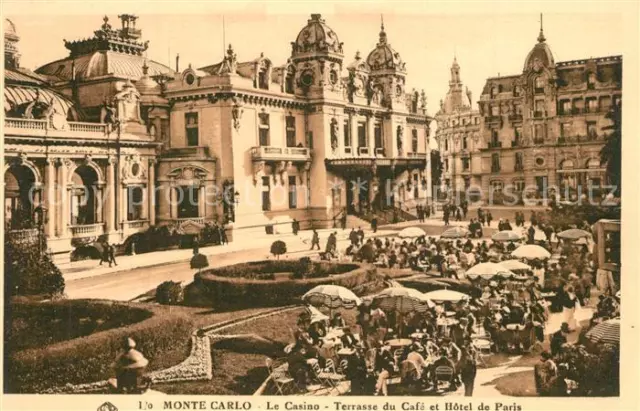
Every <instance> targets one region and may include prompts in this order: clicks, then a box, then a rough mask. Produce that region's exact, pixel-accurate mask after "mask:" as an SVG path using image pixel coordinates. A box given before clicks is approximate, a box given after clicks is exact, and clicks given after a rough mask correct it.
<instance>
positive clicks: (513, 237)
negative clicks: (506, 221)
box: [491, 230, 522, 241]
mask: <svg viewBox="0 0 640 411" xmlns="http://www.w3.org/2000/svg"><path fill="white" fill-rule="evenodd" d="M491 239H492V240H493V241H520V240H522V235H521V234H519V233H516V232H515V231H511V230H505V231H500V232H498V233H495V234H494V235H492V236H491Z"/></svg>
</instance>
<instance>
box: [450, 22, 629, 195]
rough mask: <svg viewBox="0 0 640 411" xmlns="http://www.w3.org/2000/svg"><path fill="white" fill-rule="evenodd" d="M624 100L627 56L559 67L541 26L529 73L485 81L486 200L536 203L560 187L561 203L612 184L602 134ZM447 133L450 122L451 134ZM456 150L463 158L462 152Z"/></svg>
mask: <svg viewBox="0 0 640 411" xmlns="http://www.w3.org/2000/svg"><path fill="white" fill-rule="evenodd" d="M621 98H622V56H610V57H600V58H589V59H584V60H575V61H566V62H559V63H556V62H554V59H553V55H552V53H551V50H550V48H549V45H548V44H547V43H546V38H545V36H544V33H543V30H542V25H541V27H540V33H539V35H538V41H537V44H536V45H535V46H534V47H533V49H532V50H531V51H530V52H529V54H528V55H527V57H526V59H525V63H524V68H523V71H522V74H518V75H512V76H500V77H492V78H489V79H487V81H486V84H485V86H484V89H483V91H482V95H481V96H480V101H479V102H478V104H479V115H480V122H479V123H480V127H479V134H480V138H479V139H478V142H477V144H473V145H472V146H471V152H470V154H469V155H470V157H471V158H472V159H473V160H472V161H471V162H470V175H471V182H472V183H473V184H477V183H480V186H481V188H482V192H483V193H485V194H486V193H489V192H490V191H493V192H501V191H502V190H503V189H504V188H505V187H511V189H512V190H511V191H512V192H514V193H515V194H522V192H523V190H524V189H525V187H532V189H528V190H529V191H531V194H529V196H532V195H542V194H543V193H548V190H549V188H552V187H554V188H558V189H559V190H560V191H559V192H557V193H558V194H560V195H561V196H562V197H565V196H567V195H568V196H570V197H572V196H574V195H577V189H578V188H579V187H582V192H583V193H584V192H585V190H586V187H589V186H592V187H596V188H597V187H600V186H602V185H605V184H606V176H605V168H604V165H601V164H600V155H599V153H600V150H601V148H602V146H603V144H604V142H605V138H606V136H605V133H606V131H603V127H606V126H608V125H610V124H611V121H610V120H608V119H607V118H605V115H606V114H607V113H608V112H609V111H610V109H611V107H612V105H617V104H619V103H620V102H621ZM445 109H446V107H445ZM447 130H448V129H447V128H446V123H445V130H444V131H443V134H444V135H448V134H449V132H448V131H447ZM439 141H440V148H441V149H442V148H443V142H442V140H439ZM450 147H453V150H454V152H455V153H456V154H458V155H460V156H462V155H463V153H462V152H461V147H460V146H459V145H455V143H454V144H453V146H450ZM446 148H447V147H446V145H445V147H444V150H443V151H444V152H446V151H447V150H446ZM476 158H479V160H480V161H479V162H478V161H477V160H476V161H474V160H475V159H476ZM461 171H462V170H460V169H458V168H456V169H452V172H453V174H452V177H451V179H452V181H456V180H457V181H460V179H465V178H466V176H465V173H463V172H461Z"/></svg>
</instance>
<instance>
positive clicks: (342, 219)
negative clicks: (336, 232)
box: [340, 208, 347, 230]
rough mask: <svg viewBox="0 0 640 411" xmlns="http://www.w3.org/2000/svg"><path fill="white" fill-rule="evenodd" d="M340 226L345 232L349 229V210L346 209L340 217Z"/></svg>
mask: <svg viewBox="0 0 640 411" xmlns="http://www.w3.org/2000/svg"><path fill="white" fill-rule="evenodd" d="M340 225H341V226H342V229H343V230H344V229H346V228H347V209H346V208H345V209H344V211H343V212H342V217H340Z"/></svg>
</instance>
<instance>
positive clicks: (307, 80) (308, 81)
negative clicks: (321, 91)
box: [300, 70, 313, 87]
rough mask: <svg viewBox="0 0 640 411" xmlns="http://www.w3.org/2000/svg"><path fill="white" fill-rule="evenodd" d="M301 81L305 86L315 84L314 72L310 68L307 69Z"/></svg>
mask: <svg viewBox="0 0 640 411" xmlns="http://www.w3.org/2000/svg"><path fill="white" fill-rule="evenodd" d="M300 82H301V83H302V85H303V86H305V87H310V86H311V85H312V84H313V72H311V71H310V70H308V71H305V72H303V73H302V75H301V76H300Z"/></svg>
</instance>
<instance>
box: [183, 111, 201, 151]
mask: <svg viewBox="0 0 640 411" xmlns="http://www.w3.org/2000/svg"><path fill="white" fill-rule="evenodd" d="M184 124H185V129H186V134H187V146H189V147H193V146H197V145H198V113H185V115H184Z"/></svg>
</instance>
